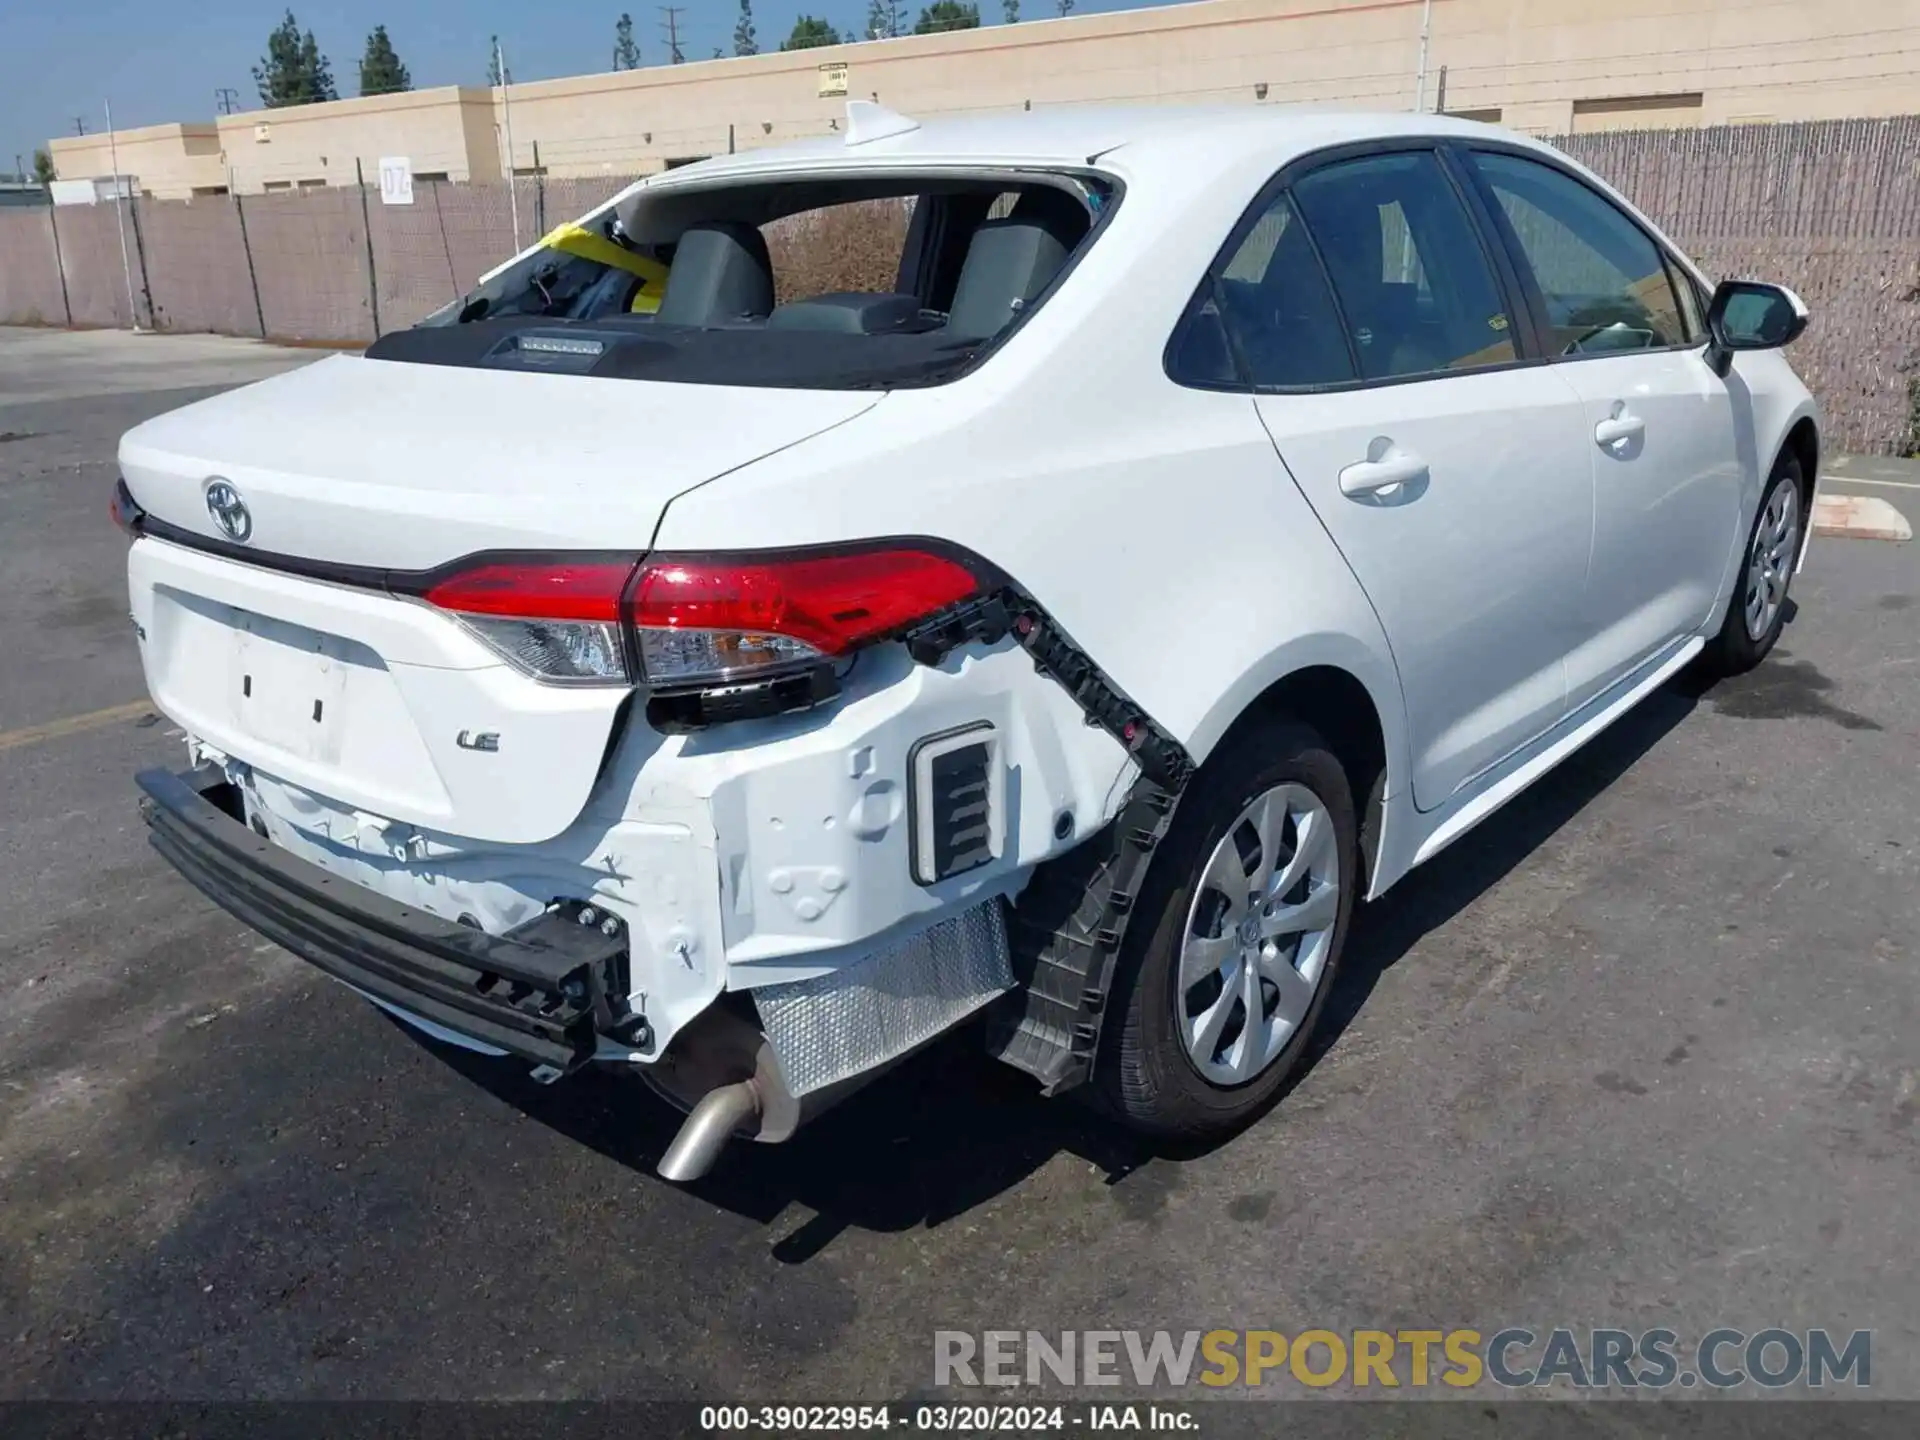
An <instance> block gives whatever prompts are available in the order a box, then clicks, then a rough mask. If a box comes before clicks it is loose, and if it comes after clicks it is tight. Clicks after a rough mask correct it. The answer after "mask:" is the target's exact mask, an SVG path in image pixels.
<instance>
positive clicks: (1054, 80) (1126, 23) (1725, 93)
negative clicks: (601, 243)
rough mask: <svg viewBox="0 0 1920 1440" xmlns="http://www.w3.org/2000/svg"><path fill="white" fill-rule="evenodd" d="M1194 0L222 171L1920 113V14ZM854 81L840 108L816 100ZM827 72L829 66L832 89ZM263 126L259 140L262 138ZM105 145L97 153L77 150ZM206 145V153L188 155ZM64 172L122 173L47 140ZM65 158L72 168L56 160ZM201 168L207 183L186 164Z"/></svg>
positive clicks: (292, 125) (714, 69)
mask: <svg viewBox="0 0 1920 1440" xmlns="http://www.w3.org/2000/svg"><path fill="white" fill-rule="evenodd" d="M1425 13H1426V11H1425V8H1424V6H1423V0H1201V3H1196V4H1188V5H1175V6H1165V7H1161V8H1156V9H1147V10H1134V11H1127V12H1123V13H1120V14H1111V15H1088V16H1076V17H1072V18H1068V19H1064V20H1038V21H1030V22H1027V23H1024V24H1021V25H1017V26H1004V25H992V26H987V27H985V28H983V29H979V30H969V31H959V32H955V33H952V34H946V35H930V36H917V37H905V38H902V39H899V40H890V41H878V42H873V43H867V44H854V45H842V46H834V47H828V48H822V49H816V50H804V51H797V52H793V53H789V54H782V53H773V54H767V55H760V56H755V57H751V58H747V59H736V60H711V61H699V62H695V63H692V64H687V65H678V66H658V67H653V68H648V69H642V70H634V71H624V72H619V73H612V74H599V75H582V76H574V77H570V78H567V79H560V80H545V81H536V82H532V83H526V84H519V85H515V86H514V87H513V90H512V93H511V96H510V100H511V114H510V116H509V114H508V112H507V108H506V106H505V105H504V104H503V99H504V98H509V97H503V96H502V93H501V92H500V91H498V90H494V91H491V92H490V91H487V90H485V89H466V88H455V87H448V88H443V89H438V90H426V91H417V92H414V93H411V94H407V95H397V96H386V97H378V98H374V99H367V100H342V101H337V102H333V103H331V104H326V105H314V106H306V107H301V108H299V109H288V110H277V111H260V112H253V113H249V114H243V115H234V116H227V117H222V118H221V120H220V121H219V124H218V127H217V130H218V141H217V146H216V148H217V149H218V150H219V152H220V158H219V159H218V161H217V163H218V165H219V166H221V167H222V168H223V169H224V167H227V166H231V167H232V170H233V174H234V177H235V184H236V186H237V187H238V188H239V189H241V190H243V191H257V190H260V189H262V188H264V187H267V186H273V187H275V188H282V187H291V186H296V185H299V184H301V183H326V184H341V183H350V182H351V181H352V180H353V178H354V167H353V161H354V160H355V159H356V158H358V159H359V160H360V161H361V162H362V164H363V165H364V166H365V168H366V171H367V173H368V175H369V176H370V177H371V175H372V174H373V172H374V170H375V162H376V161H377V160H378V159H379V157H380V156H382V155H406V156H407V157H408V158H409V159H410V160H411V161H412V163H413V168H414V171H415V173H416V175H434V174H443V175H445V176H446V177H447V178H448V179H451V180H467V179H473V180H486V179H498V178H499V177H500V176H501V174H502V160H503V157H504V156H505V153H506V146H505V143H504V133H505V131H506V129H507V127H508V123H509V120H510V122H511V130H512V138H513V145H512V150H513V154H512V164H513V167H514V169H515V171H516V172H520V173H526V172H529V171H531V170H533V169H534V168H536V165H537V167H538V168H539V169H541V170H544V171H545V172H546V173H548V174H551V175H556V176H581V175H600V174H608V175H628V174H634V173H641V172H646V171H651V170H657V169H660V168H662V167H664V166H667V165H671V164H673V163H675V162H679V161H685V160H692V159H698V158H702V157H704V156H708V155H713V154H720V153H724V152H725V151H727V150H728V149H729V148H735V149H750V148H754V147H756V146H762V145H769V144H777V143H782V142H785V141H788V140H792V139H794V138H796V137H799V136H806V135H818V134H822V133H827V132H829V131H831V130H832V129H833V128H834V127H835V126H837V124H838V123H839V121H840V117H841V115H842V113H843V110H844V105H845V101H846V99H848V98H856V99H878V100H879V101H880V102H881V103H882V104H885V105H888V106H891V107H893V108H895V109H899V110H903V111H906V112H908V113H911V114H915V115H920V116H938V115H957V114H966V113H971V112H977V111H983V110H1018V109H1021V108H1023V107H1033V108H1039V107H1043V106H1048V105H1059V104H1067V103H1078V102H1093V101H1097V102H1105V103H1141V104H1155V103H1167V102H1183V103H1224V104H1248V105H1253V104H1282V103H1311V104H1324V105H1338V106H1350V107H1360V108H1370V109H1386V110H1408V109H1412V108H1414V107H1415V105H1416V103H1419V102H1420V101H1421V100H1422V98H1423V100H1424V105H1425V106H1426V108H1429V109H1433V108H1442V107H1444V108H1445V109H1447V110H1448V111H1451V112H1454V113H1467V114H1472V115H1474V116H1475V117H1476V118H1482V119H1488V120H1495V121H1498V122H1500V123H1504V124H1507V125H1510V126H1513V127H1515V128H1517V129H1523V130H1529V131H1532V132H1535V133H1538V134H1566V133H1569V132H1580V131H1589V130H1601V129H1621V128H1656V127H1665V126H1675V125H1716V124H1728V123H1740V122H1763V121H1775V120H1808V119H1830V118H1842V117H1850V116H1876V115H1892V114H1903V113H1908V112H1912V111H1916V110H1920V83H1916V76H1920V0H1843V3H1836V0H1433V3H1432V6H1431V12H1430V13H1431V29H1430V33H1429V35H1428V37H1427V44H1426V73H1425V80H1424V85H1423V84H1422V82H1421V79H1420V71H1421V49H1422V46H1421V24H1422V18H1423V14H1425ZM829 66H838V67H844V85H845V92H844V94H840V93H833V94H828V93H823V92H825V91H827V90H829V89H837V86H834V85H829V84H828V83H827V82H828V80H829V78H830V77H829V72H828V71H827V70H826V69H825V68H824V67H829ZM832 78H833V79H835V80H837V79H839V78H840V76H839V74H838V72H835V73H834V74H833V76H832ZM260 124H265V125H267V126H268V134H269V138H268V139H267V140H266V141H264V142H263V141H259V140H257V139H256V138H255V127H256V126H258V125H260ZM208 128H209V127H206V126H191V125H189V126H154V127H150V128H149V130H146V131H128V132H123V135H124V136H125V137H127V138H132V137H137V136H142V135H149V134H151V135H155V136H158V135H159V134H160V133H161V132H168V131H172V132H177V134H178V135H179V136H180V141H179V144H180V146H181V147H183V148H182V153H181V155H180V156H179V157H178V158H177V159H171V160H170V159H167V158H166V157H164V156H163V155H162V154H161V153H160V152H161V150H162V149H164V142H160V141H156V147H155V148H154V149H153V150H151V151H150V152H148V153H149V154H150V156H151V158H150V160H149V161H148V162H147V163H148V164H149V165H150V173H151V176H152V178H151V179H150V178H149V171H148V170H143V169H141V168H140V167H139V166H136V165H135V164H134V163H132V162H131V161H130V160H129V158H128V156H127V154H126V153H125V149H124V147H125V140H124V139H123V153H122V156H121V169H122V171H123V172H124V173H129V174H135V175H139V176H140V177H141V185H142V188H146V189H151V190H152V191H153V193H154V194H156V195H159V194H184V193H187V188H183V187H190V186H191V185H192V184H198V183H203V182H202V181H201V180H196V179H193V178H192V177H194V176H199V175H203V174H204V164H203V162H204V160H205V156H204V154H195V155H188V154H187V153H186V152H185V150H184V146H185V145H186V143H187V137H188V135H189V133H190V132H191V133H192V134H194V135H195V136H201V135H203V134H204V132H205V131H206V130H207V129H208ZM99 138H100V137H93V136H89V137H86V139H87V141H88V142H93V141H96V140H98V139H99ZM196 143H200V142H198V141H196ZM53 144H54V154H55V161H56V164H58V165H59V167H60V174H61V176H62V177H63V178H76V177H79V176H83V175H87V174H93V175H105V174H109V173H111V167H110V166H108V165H106V164H105V163H104V162H102V161H99V160H98V159H97V158H96V157H97V155H98V154H99V153H100V151H98V150H95V149H86V150H84V151H82V150H80V149H78V148H72V149H70V147H76V146H77V145H78V142H75V141H55V142H53ZM69 154H71V161H72V163H71V165H70V164H69V163H68V159H67V157H68V156H69ZM196 164H201V165H202V168H201V169H195V168H194V167H195V165H196Z"/></svg>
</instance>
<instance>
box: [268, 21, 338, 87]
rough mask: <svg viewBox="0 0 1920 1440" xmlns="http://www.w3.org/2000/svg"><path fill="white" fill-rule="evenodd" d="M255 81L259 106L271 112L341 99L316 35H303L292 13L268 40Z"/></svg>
mask: <svg viewBox="0 0 1920 1440" xmlns="http://www.w3.org/2000/svg"><path fill="white" fill-rule="evenodd" d="M253 81H254V84H256V85H258V86H259V87H260V103H261V104H262V105H265V106H266V107H267V108H268V109H270V110H277V109H279V108H280V107H282V106H285V105H312V104H314V103H315V102H317V101H321V100H338V99H339V98H340V92H339V91H338V90H336V89H334V86H333V67H332V66H331V65H329V64H328V63H327V57H326V56H324V55H322V54H321V53H320V46H319V45H318V43H316V42H315V40H314V38H313V31H311V30H308V31H307V32H305V33H304V34H302V33H301V30H300V23H299V22H298V21H297V20H295V19H294V18H293V11H291V10H289V11H287V15H286V18H285V19H284V20H282V21H281V22H280V23H279V24H278V25H276V26H275V27H274V29H273V33H272V34H270V35H268V36H267V53H266V54H265V55H263V56H261V57H260V63H259V64H258V65H256V66H254V67H253Z"/></svg>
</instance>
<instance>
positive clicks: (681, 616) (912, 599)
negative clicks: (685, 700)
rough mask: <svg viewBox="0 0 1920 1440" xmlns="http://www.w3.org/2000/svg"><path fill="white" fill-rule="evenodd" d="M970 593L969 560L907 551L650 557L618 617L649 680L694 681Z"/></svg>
mask: <svg viewBox="0 0 1920 1440" xmlns="http://www.w3.org/2000/svg"><path fill="white" fill-rule="evenodd" d="M978 589H979V581H978V580H977V579H976V578H975V577H974V575H973V573H972V572H971V571H970V570H968V569H967V567H966V566H964V565H962V564H960V563H959V562H957V561H955V560H952V559H949V558H948V557H946V556H944V555H938V554H935V553H933V552H932V551H930V550H917V549H913V548H910V547H894V546H885V547H877V548H874V549H870V550H846V551H830V552H826V553H814V554H805V553H801V554H791V555H780V556H761V555H751V554H746V555H731V556H726V555H722V556H657V557H654V558H652V559H649V560H648V561H646V563H645V564H643V565H642V566H641V567H640V574H639V576H638V578H637V579H636V580H635V582H634V586H633V590H632V592H631V594H630V595H629V597H628V601H627V619H628V621H629V622H630V623H631V624H632V625H633V627H634V630H635V633H636V634H637V635H638V637H639V649H640V655H641V665H642V668H643V669H644V670H645V672H646V676H647V679H648V680H649V681H650V682H651V683H653V684H655V685H686V684H698V683H701V682H703V681H713V680H738V679H741V678H743V677H745V676H749V675H751V674H752V673H754V672H756V671H761V672H764V671H767V670H770V669H774V668H779V667H784V666H790V665H794V664H800V663H804V662H806V661H808V660H819V659H824V658H830V657H833V656H837V655H844V654H846V653H848V652H849V651H852V650H856V649H858V648H859V647H860V646H861V645H864V644H866V643H867V642H869V641H871V640H874V639H877V638H879V637H881V636H884V635H887V634H890V633H892V632H894V631H897V630H899V629H900V628H901V627H902V626H905V625H910V624H912V623H913V622H914V621H916V620H921V619H924V618H926V617H927V616H929V615H932V614H935V613H936V612H938V611H941V610H944V609H946V608H947V607H948V606H950V605H952V604H954V603H956V602H957V601H960V600H964V599H966V598H967V597H968V596H969V595H972V594H974V593H975V592H976V591H977V590H978Z"/></svg>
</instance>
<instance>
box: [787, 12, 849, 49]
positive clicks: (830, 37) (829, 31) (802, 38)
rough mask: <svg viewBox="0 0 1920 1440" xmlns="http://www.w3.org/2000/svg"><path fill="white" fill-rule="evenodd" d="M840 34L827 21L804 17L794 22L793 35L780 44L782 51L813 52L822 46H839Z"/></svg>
mask: <svg viewBox="0 0 1920 1440" xmlns="http://www.w3.org/2000/svg"><path fill="white" fill-rule="evenodd" d="M839 43H840V32H839V31H838V30H836V29H834V28H833V26H831V25H829V24H828V23H827V22H826V21H824V20H821V19H817V18H816V17H814V16H812V15H802V16H801V17H800V18H799V19H797V20H795V21H794V22H793V33H792V34H790V35H789V36H787V38H786V39H785V40H782V41H781V42H780V48H781V49H782V50H812V49H815V48H817V47H818V46H821V45H838V44H839Z"/></svg>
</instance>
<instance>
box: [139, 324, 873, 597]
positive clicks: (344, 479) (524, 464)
mask: <svg viewBox="0 0 1920 1440" xmlns="http://www.w3.org/2000/svg"><path fill="white" fill-rule="evenodd" d="M880 398H881V397H880V396H879V395H877V394H873V393H854V392H828V391H815V390H775V389H742V388H735V387H732V386H724V385H674V384H662V383H658V382H648V381H634V380H622V379H602V378H599V377H595V376H569V375H556V374H534V373H528V372H524V371H500V370H485V369H465V368H455V367H450V366H436V365H410V364H404V363H397V362H392V361H382V360H367V359H363V358H361V357H359V356H345V355H341V356H333V357H331V358H329V359H326V360H322V361H320V362H318V363H316V364H314V365H310V366H307V367H305V368H304V369H301V370H296V371H291V372H289V373H287V374H285V375H280V376H276V377H275V378H273V379H271V380H265V381H262V382H261V383H259V384H257V385H250V386H247V387H246V388H244V389H240V390H233V391H229V392H227V393H226V394H224V395H218V396H215V397H213V398H212V399H210V400H203V401H201V402H199V403H198V404H194V405H189V406H187V407H186V408H184V409H181V410H176V411H174V412H172V413H171V414H168V415H162V416H160V417H159V418H158V419H155V420H150V421H148V422H146V423H145V424H144V425H141V426H139V427H138V428H136V429H134V430H133V431H131V432H129V433H128V434H127V436H126V437H125V439H124V440H122V442H121V445H120V467H121V471H122V473H123V474H124V475H125V477H126V480H127V484H128V486H129V488H130V489H131V490H132V492H133V496H134V499H135V500H136V501H137V502H138V503H139V505H140V506H141V508H142V509H144V510H146V511H147V512H148V513H149V514H151V515H154V516H156V517H157V518H159V519H160V520H163V521H165V522H167V523H168V524H170V525H173V526H175V527H178V528H179V529H182V530H186V531H189V532H192V533H193V534H195V535H199V536H203V537H205V538H207V539H209V540H214V541H227V540H230V539H232V538H233V537H232V534H231V532H229V531H226V530H224V529H223V528H222V526H221V525H220V523H219V521H218V519H217V518H216V516H215V514H214V513H213V510H212V508H210V506H209V504H208V493H207V492H208V489H209V487H210V486H211V485H212V484H213V483H214V482H215V481H216V480H224V481H225V482H226V483H227V484H228V485H229V486H230V487H232V492H233V493H234V494H235V495H237V496H238V498H239V499H240V501H241V502H242V504H243V505H244V506H245V511H246V525H247V527H248V529H247V533H246V536H245V542H244V543H245V544H246V547H247V549H248V550H250V551H252V552H257V553H260V554H263V555H269V556H274V555H278V556H290V557H298V558H301V559H307V560H317V561H323V562H327V563H331V564H335V565H340V566H351V567H371V568H376V569H398V570H425V569H430V568H432V567H434V566H437V565H441V564H444V563H445V562H447V561H449V560H453V559H457V558H459V557H461V556H463V555H470V554H473V553H475V552H477V551H481V550H495V549H514V550H542V549H555V550H560V549H579V548H588V549H601V550H605V549H631V550H634V551H635V552H636V553H637V552H638V551H641V550H644V549H645V548H646V547H647V545H648V544H649V543H650V542H651V541H652V538H653V533H654V529H655V527H656V525H657V524H658V523H659V519H660V515H661V513H662V511H664V510H665V508H666V506H667V502H668V501H670V500H671V499H672V498H673V497H674V496H675V495H677V494H680V493H681V492H682V491H684V490H687V489H689V488H691V487H693V486H695V485H699V484H701V483H703V482H705V481H707V480H711V479H713V478H714V477H715V476H718V475H724V474H726V473H727V472H728V471H730V470H735V469H738V468H739V467H740V466H742V465H746V464H749V463H751V462H752V461H754V460H757V459H759V458H761V457H762V456H765V455H769V454H772V453H773V452H774V451H776V450H781V449H785V448H786V447H787V446H789V445H793V444H796V443H798V442H799V441H802V440H805V439H807V438H808V437H810V436H813V435H816V434H818V433H820V432H821V431H822V430H826V429H830V428H832V427H833V426H835V425H838V424H841V423H843V422H844V421H846V420H849V419H851V418H853V417H854V416H855V415H858V414H860V413H861V412H862V411H864V410H867V409H870V408H871V407H872V406H873V405H875V404H876V403H878V402H879V400H880ZM224 493H225V492H223V494H224Z"/></svg>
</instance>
